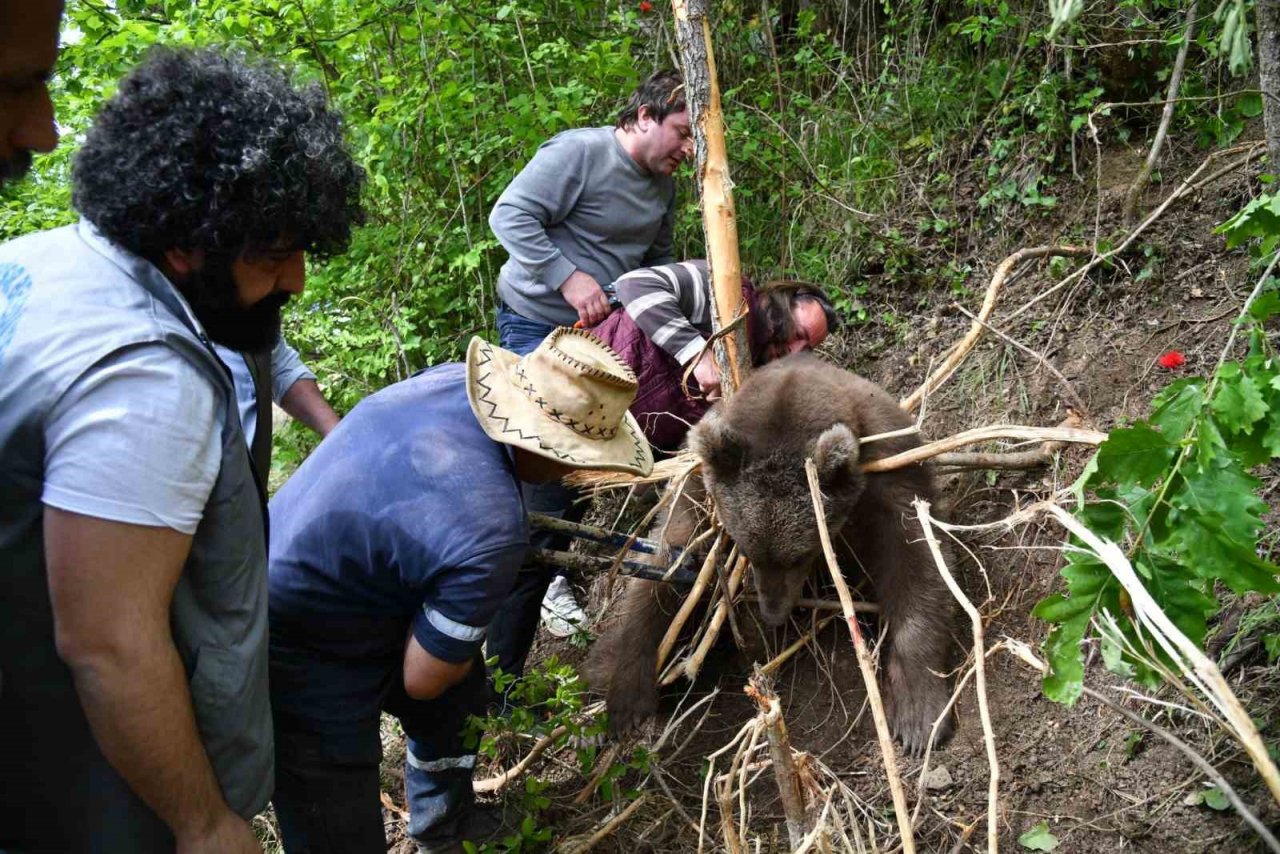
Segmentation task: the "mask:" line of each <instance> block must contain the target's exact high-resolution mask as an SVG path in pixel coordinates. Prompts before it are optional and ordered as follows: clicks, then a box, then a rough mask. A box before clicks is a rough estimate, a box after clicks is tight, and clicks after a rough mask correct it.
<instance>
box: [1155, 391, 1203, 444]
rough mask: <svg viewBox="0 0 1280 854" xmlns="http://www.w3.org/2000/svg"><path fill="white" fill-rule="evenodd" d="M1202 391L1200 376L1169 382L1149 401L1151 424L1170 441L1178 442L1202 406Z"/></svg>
mask: <svg viewBox="0 0 1280 854" xmlns="http://www.w3.org/2000/svg"><path fill="white" fill-rule="evenodd" d="M1204 391H1205V381H1204V380H1203V379H1201V378H1200V377H1190V378H1187V379H1181V380H1178V381H1177V382H1174V383H1170V384H1169V385H1168V386H1167V387H1166V388H1165V389H1164V390H1163V391H1161V392H1160V393H1159V394H1157V395H1156V396H1155V399H1153V400H1152V401H1151V419H1150V421H1151V426H1153V427H1155V428H1156V429H1158V430H1159V431H1160V432H1161V434H1162V435H1163V436H1164V437H1165V438H1166V439H1168V440H1169V441H1170V442H1178V441H1179V440H1181V439H1182V438H1183V437H1185V436H1186V435H1187V431H1188V430H1189V429H1190V427H1191V423H1192V421H1194V420H1195V418H1196V417H1197V416H1198V415H1199V414H1200V411H1201V410H1202V409H1203V408H1204Z"/></svg>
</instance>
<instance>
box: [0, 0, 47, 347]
mask: <svg viewBox="0 0 1280 854" xmlns="http://www.w3.org/2000/svg"><path fill="white" fill-rule="evenodd" d="M61 20H62V0H0V187H3V186H4V184H5V183H6V182H8V181H16V180H17V179H19V178H21V177H22V176H23V175H25V174H26V173H27V170H28V169H30V168H31V153H32V152H33V151H53V147H54V146H55V145H57V144H58V129H57V127H56V126H55V125H54V123H53V102H52V101H50V100H49V85H48V84H49V77H50V76H51V75H52V74H53V64H54V61H55V60H56V59H57V58H58V24H59V23H60V22H61ZM4 318H5V315H4V313H3V312H0V327H3V325H4V324H3V321H4Z"/></svg>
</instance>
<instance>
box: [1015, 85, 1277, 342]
mask: <svg viewBox="0 0 1280 854" xmlns="http://www.w3.org/2000/svg"><path fill="white" fill-rule="evenodd" d="M1105 106H1107V105H1102V107H1099V108H1098V109H1101V108H1103V107H1105ZM1095 111H1096V110H1095ZM1089 118H1090V123H1092V120H1093V114H1092V113H1090V116H1089ZM1263 146H1264V144H1263V143H1246V144H1244V145H1238V146H1235V147H1234V148H1228V149H1224V150H1222V151H1214V152H1210V154H1209V156H1208V157H1206V158H1205V159H1204V162H1203V163H1201V164H1200V165H1199V166H1197V167H1196V169H1195V171H1194V172H1192V173H1191V174H1190V175H1189V176H1188V177H1187V178H1185V179H1183V181H1182V183H1181V184H1179V185H1178V187H1177V188H1176V189H1175V190H1174V191H1173V192H1172V193H1170V194H1169V195H1168V196H1167V197H1166V198H1165V200H1164V201H1163V202H1161V203H1160V205H1159V207H1157V208H1156V209H1155V210H1153V211H1152V212H1151V213H1149V214H1147V218H1146V219H1144V220H1143V221H1142V222H1141V223H1139V224H1138V226H1137V227H1136V228H1134V229H1133V230H1132V231H1130V232H1129V234H1128V235H1127V236H1126V237H1125V238H1124V239H1123V240H1121V241H1120V242H1119V243H1118V244H1116V246H1114V247H1113V248H1111V249H1108V250H1107V251H1106V252H1103V253H1100V254H1096V255H1094V256H1093V257H1092V258H1091V259H1089V261H1088V263H1086V264H1083V265H1081V266H1080V267H1079V268H1078V269H1076V270H1073V271H1072V272H1071V273H1068V274H1067V275H1066V276H1065V277H1064V278H1063V279H1062V280H1061V281H1059V282H1058V283H1057V284H1055V285H1053V286H1051V287H1048V288H1046V289H1044V290H1043V291H1041V292H1040V293H1038V294H1036V296H1035V297H1033V298H1032V299H1030V300H1028V301H1027V302H1026V303H1024V304H1023V305H1022V306H1021V307H1019V308H1018V309H1016V310H1015V311H1013V312H1012V313H1011V314H1009V315H1008V316H1007V317H1005V322H1006V323H1007V322H1009V321H1011V320H1013V319H1015V318H1017V317H1019V316H1021V315H1022V314H1023V313H1025V312H1027V311H1029V310H1030V309H1031V307H1032V306H1034V305H1036V304H1037V303H1039V302H1040V301H1042V300H1045V299H1048V298H1049V297H1050V296H1052V295H1053V294H1056V293H1057V292H1058V291H1060V290H1062V289H1063V288H1065V287H1066V286H1067V285H1070V284H1072V283H1073V282H1077V281H1079V280H1080V279H1082V278H1084V277H1085V276H1086V275H1088V274H1089V272H1090V271H1091V270H1093V269H1095V268H1096V267H1098V266H1099V265H1101V264H1104V263H1106V262H1107V261H1109V260H1110V259H1111V258H1114V257H1115V256H1116V255H1119V254H1120V253H1121V252H1123V251H1124V250H1126V249H1128V248H1129V245H1130V244H1131V243H1133V241H1135V240H1137V239H1138V237H1139V236H1140V235H1141V234H1142V232H1144V231H1146V230H1147V228H1148V227H1149V226H1150V225H1151V223H1153V222H1155V221H1156V220H1157V219H1159V218H1160V216H1161V215H1162V214H1164V212H1165V211H1166V210H1168V209H1169V206H1170V205H1172V204H1173V203H1174V202H1176V201H1177V200H1178V199H1181V198H1182V197H1183V196H1185V195H1188V194H1190V193H1192V192H1194V191H1196V190H1198V189H1200V188H1201V187H1202V186H1204V184H1205V183H1207V182H1208V181H1211V180H1213V179H1215V178H1217V177H1219V176H1221V175H1223V174H1225V173H1226V172H1229V171H1231V170H1232V169H1234V168H1236V167H1237V166H1239V165H1243V164H1244V163H1247V162H1249V160H1250V159H1252V157H1253V155H1252V152H1251V150H1252V149H1261V148H1263ZM1240 152H1250V153H1249V154H1247V155H1246V156H1245V157H1243V158H1241V160H1240V162H1239V163H1237V164H1233V165H1232V166H1230V167H1228V168H1225V169H1221V170H1219V171H1218V172H1215V173H1213V175H1211V176H1209V178H1207V179H1205V180H1204V181H1200V182H1197V181H1196V179H1197V178H1199V177H1200V173H1202V172H1203V171H1204V170H1205V169H1207V168H1208V167H1209V166H1210V165H1211V164H1212V163H1213V162H1214V161H1216V160H1218V159H1220V158H1223V157H1226V156H1228V155H1231V154H1237V153H1240Z"/></svg>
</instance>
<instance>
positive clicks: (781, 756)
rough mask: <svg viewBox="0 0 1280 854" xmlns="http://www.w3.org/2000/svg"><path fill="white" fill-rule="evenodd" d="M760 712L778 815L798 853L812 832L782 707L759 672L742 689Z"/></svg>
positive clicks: (761, 671)
mask: <svg viewBox="0 0 1280 854" xmlns="http://www.w3.org/2000/svg"><path fill="white" fill-rule="evenodd" d="M744 690H745V691H746V694H747V696H748V697H750V698H751V699H753V700H755V702H756V706H757V707H759V709H760V720H761V722H762V723H763V725H764V731H765V735H767V736H768V738H769V756H770V757H771V758H772V759H773V776H774V780H775V781H776V782H777V784H778V794H779V795H780V796H781V798H782V813H783V815H784V816H785V817H786V823H787V838H788V839H789V840H790V842H791V849H792V850H793V851H794V850H796V849H798V848H799V847H800V846H801V845H802V844H803V843H804V839H805V837H806V836H807V835H808V834H809V831H810V830H812V829H813V828H812V825H811V824H810V821H809V816H808V810H807V809H806V807H805V803H804V791H803V790H802V789H801V787H800V776H799V774H798V773H797V772H796V760H795V756H793V755H792V753H791V737H790V736H789V735H788V734H787V721H786V719H785V718H783V717H782V704H781V703H780V702H779V701H778V694H777V692H776V691H774V690H773V680H772V679H770V678H769V676H768V675H767V674H766V673H765V672H764V671H763V670H762V669H760V668H758V667H757V668H756V672H755V673H754V674H753V675H752V676H751V679H750V680H749V681H748V682H747V685H746V688H745V689H744Z"/></svg>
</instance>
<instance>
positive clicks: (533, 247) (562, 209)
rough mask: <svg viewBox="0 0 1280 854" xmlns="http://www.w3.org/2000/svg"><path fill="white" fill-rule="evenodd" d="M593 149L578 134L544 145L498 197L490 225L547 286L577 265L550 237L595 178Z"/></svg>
mask: <svg viewBox="0 0 1280 854" xmlns="http://www.w3.org/2000/svg"><path fill="white" fill-rule="evenodd" d="M589 160H590V152H589V150H588V147H587V146H586V145H584V144H583V143H582V142H581V141H579V140H577V139H576V138H575V137H573V136H572V135H561V136H557V137H554V138H552V139H551V140H549V141H548V142H546V143H544V144H543V146H542V147H541V148H539V149H538V151H537V153H536V154H534V155H533V159H532V160H530V161H529V163H528V164H527V165H526V166H525V167H524V168H523V169H521V170H520V174H518V175H516V177H515V178H514V179H513V180H512V182H511V183H510V184H508V185H507V188H506V189H505V190H503V191H502V195H501V196H499V197H498V202H497V204H495V205H494V206H493V211H492V212H491V213H490V214H489V227H490V228H492V229H493V233H494V235H495V236H496V237H497V238H498V242H499V243H501V244H502V246H503V248H504V249H506V250H507V252H508V253H509V254H510V255H511V257H512V258H514V259H515V260H516V261H517V262H519V263H520V265H521V266H523V267H524V268H525V269H526V270H528V271H529V272H530V273H531V274H532V275H533V277H534V279H536V280H537V281H538V282H540V283H545V284H544V285H543V290H544V291H545V292H550V291H551V290H555V289H557V288H559V287H560V285H562V284H563V283H564V281H565V279H567V278H569V276H570V275H571V274H572V273H573V271H574V270H576V269H577V266H576V265H575V264H574V263H573V262H572V261H570V260H569V259H568V258H566V257H565V256H564V253H563V252H561V251H560V248H559V247H558V246H556V245H555V243H553V242H552V241H551V238H550V237H548V236H547V227H548V226H551V225H555V224H556V223H558V222H560V221H562V220H563V219H564V218H565V217H566V216H568V215H569V212H570V211H572V210H573V207H574V205H576V204H577V203H578V199H579V197H580V196H581V194H582V190H583V188H584V186H585V180H586V178H587V176H588V175H590V174H591V165H590V163H589V162H588V161H589Z"/></svg>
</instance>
